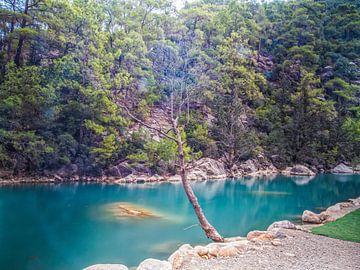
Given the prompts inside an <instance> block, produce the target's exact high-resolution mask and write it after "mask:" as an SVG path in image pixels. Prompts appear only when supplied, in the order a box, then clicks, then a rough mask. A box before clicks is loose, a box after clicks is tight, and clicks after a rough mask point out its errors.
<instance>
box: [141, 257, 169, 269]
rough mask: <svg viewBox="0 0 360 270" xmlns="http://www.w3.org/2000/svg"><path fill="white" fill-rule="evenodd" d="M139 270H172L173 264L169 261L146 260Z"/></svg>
mask: <svg viewBox="0 0 360 270" xmlns="http://www.w3.org/2000/svg"><path fill="white" fill-rule="evenodd" d="M136 269H137V270H155V269H156V270H172V266H171V263H169V262H168V261H160V260H156V259H152V258H150V259H146V260H145V261H142V262H141V263H140V265H139V266H138V268H136Z"/></svg>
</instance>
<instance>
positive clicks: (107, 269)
mask: <svg viewBox="0 0 360 270" xmlns="http://www.w3.org/2000/svg"><path fill="white" fill-rule="evenodd" d="M83 270H129V268H127V267H126V266H125V265H123V264H94V265H91V266H89V267H86V268H84V269H83Z"/></svg>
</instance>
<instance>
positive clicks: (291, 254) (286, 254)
mask: <svg viewBox="0 0 360 270" xmlns="http://www.w3.org/2000/svg"><path fill="white" fill-rule="evenodd" d="M284 255H285V256H288V257H295V254H293V253H284Z"/></svg>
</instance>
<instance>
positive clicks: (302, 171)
mask: <svg viewBox="0 0 360 270" xmlns="http://www.w3.org/2000/svg"><path fill="white" fill-rule="evenodd" d="M290 174H291V175H304V176H311V175H315V173H314V172H313V171H312V170H310V169H309V168H308V167H306V166H304V165H299V164H298V165H295V166H293V167H292V168H291V169H290Z"/></svg>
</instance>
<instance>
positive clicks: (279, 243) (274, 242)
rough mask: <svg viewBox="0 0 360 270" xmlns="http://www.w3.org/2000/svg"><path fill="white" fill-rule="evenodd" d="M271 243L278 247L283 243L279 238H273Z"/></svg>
mask: <svg viewBox="0 0 360 270" xmlns="http://www.w3.org/2000/svg"><path fill="white" fill-rule="evenodd" d="M271 244H272V245H273V246H276V247H277V246H281V245H282V244H281V242H280V241H279V240H273V241H271Z"/></svg>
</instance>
